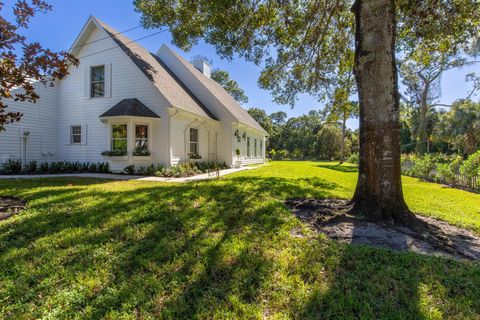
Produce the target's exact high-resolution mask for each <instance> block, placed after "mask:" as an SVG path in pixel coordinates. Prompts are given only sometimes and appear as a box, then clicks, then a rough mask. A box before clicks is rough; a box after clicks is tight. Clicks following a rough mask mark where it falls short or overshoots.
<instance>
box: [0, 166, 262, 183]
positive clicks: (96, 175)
mask: <svg viewBox="0 0 480 320" xmlns="http://www.w3.org/2000/svg"><path fill="white" fill-rule="evenodd" d="M259 167H260V166H246V167H241V168H231V169H225V170H220V172H219V174H220V176H225V175H228V174H232V173H235V172H239V171H244V170H253V169H256V168H259ZM58 177H79V178H99V179H112V180H138V181H160V182H188V181H197V180H208V179H214V178H216V177H217V176H216V174H208V173H202V174H198V175H195V176H191V177H182V178H173V177H172V178H164V177H155V176H152V177H144V176H131V175H126V174H112V173H90V172H84V173H59V174H23V175H0V179H38V178H58Z"/></svg>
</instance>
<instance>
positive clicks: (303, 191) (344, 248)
mask: <svg viewBox="0 0 480 320" xmlns="http://www.w3.org/2000/svg"><path fill="white" fill-rule="evenodd" d="M58 184H59V182H58V181H56V182H54V183H52V186H53V187H54V188H51V189H49V188H48V186H49V182H44V183H42V184H41V185H40V184H37V185H33V186H32V185H27V186H22V185H7V186H4V185H2V190H5V191H6V192H13V191H14V190H16V191H17V192H19V193H20V194H28V198H29V200H30V201H31V207H30V208H29V209H27V210H26V212H25V214H24V215H20V216H18V217H15V219H14V221H12V222H8V223H6V224H0V252H2V255H0V270H8V272H7V271H0V301H2V306H3V310H2V311H0V316H1V317H5V318H8V317H10V318H17V317H19V316H23V317H27V318H28V317H30V318H41V317H45V316H46V315H47V314H48V315H50V316H52V317H54V318H72V317H80V318H92V319H97V318H104V317H107V318H119V317H137V318H142V317H152V318H166V319H179V318H181V319H195V318H215V317H217V318H259V317H263V316H268V315H269V314H270V313H277V315H280V314H284V315H288V316H289V317H291V318H297V319H304V318H329V317H330V318H355V317H359V318H368V317H370V316H373V317H374V318H379V317H382V316H386V317H387V316H392V317H395V315H400V316H401V315H406V316H411V317H412V318H413V317H417V316H418V318H421V316H422V311H421V310H420V307H419V302H418V301H419V300H420V299H421V296H422V293H421V290H422V287H421V285H422V283H423V282H425V281H427V283H430V282H432V283H433V282H435V283H437V282H438V283H440V284H438V286H439V287H440V286H441V288H444V290H445V292H447V293H448V296H447V297H441V298H442V299H443V300H444V301H446V302H447V304H448V303H450V304H452V305H453V304H454V300H455V299H459V298H458V297H460V296H461V295H463V296H464V298H463V299H464V300H463V301H465V304H468V303H469V305H467V306H469V307H470V308H471V309H472V310H473V311H476V312H479V308H478V302H472V298H473V297H472V295H471V293H472V292H478V290H477V291H474V289H472V288H471V286H474V285H477V287H478V288H480V286H479V285H478V284H479V282H478V273H479V272H478V268H477V269H475V267H473V266H471V265H468V264H466V265H464V264H461V263H456V262H455V263H448V264H445V262H444V261H443V260H433V261H432V260H428V259H425V258H423V257H419V256H417V255H412V254H409V255H401V254H395V253H391V252H389V251H386V250H378V249H371V248H363V247H351V246H348V245H339V244H335V243H332V242H329V241H325V240H321V239H320V240H308V239H303V238H294V237H292V236H291V234H290V230H291V229H292V228H295V227H298V222H297V221H296V220H295V219H294V218H293V217H292V216H291V213H290V212H289V211H288V210H287V209H286V208H285V206H284V205H283V202H282V200H284V199H286V198H287V197H321V196H323V197H331V194H330V193H329V190H332V189H334V188H335V187H336V186H335V184H330V183H325V182H324V181H323V180H322V179H308V180H302V179H290V180H289V179H283V178H256V177H253V178H249V177H234V178H231V179H224V180H218V181H205V182H192V183H188V184H159V183H148V182H115V183H113V184H111V185H110V184H99V185H98V186H97V185H89V186H83V188H82V186H81V184H80V183H78V185H76V186H75V188H79V189H75V190H74V192H71V191H72V190H67V189H68V188H65V190H64V189H62V188H60V189H57V188H56V186H58ZM117 187H118V188H117ZM49 190H50V192H49ZM285 250H286V251H287V252H290V253H289V255H287V256H285V257H284V256H283V254H286V253H282V254H281V252H284V251H285ZM438 265H442V266H443V265H445V266H446V268H445V270H443V271H442V272H441V273H440V274H438V271H437V270H435V269H434V268H435V266H437V267H438ZM434 272H437V274H434V275H432V274H431V273H434ZM467 279H468V280H470V281H472V283H471V284H464V282H465V281H466V280H467ZM466 286H468V287H466ZM429 288H430V287H428V286H427V289H429ZM435 288H437V287H435ZM435 288H434V289H435ZM302 290H305V291H304V292H306V293H305V294H303V295H302V294H299V292H302ZM463 290H466V293H465V292H464V291H463ZM479 296H480V295H479ZM39 297H42V298H39ZM412 301H413V302H412ZM465 304H464V305H465ZM394 308H397V309H398V310H399V311H398V310H397V309H394ZM391 310H393V311H391ZM395 310H397V311H395ZM390 311H391V312H390ZM456 311H457V314H461V313H460V310H456ZM467 315H468V314H467ZM400 316H398V318H399V317H400Z"/></svg>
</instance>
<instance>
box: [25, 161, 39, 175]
mask: <svg viewBox="0 0 480 320" xmlns="http://www.w3.org/2000/svg"><path fill="white" fill-rule="evenodd" d="M35 171H37V161H35V160H34V161H30V162H29V163H27V165H26V166H25V172H27V173H34V172H35Z"/></svg>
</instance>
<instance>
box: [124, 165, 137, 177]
mask: <svg viewBox="0 0 480 320" xmlns="http://www.w3.org/2000/svg"><path fill="white" fill-rule="evenodd" d="M123 171H124V172H125V173H126V174H129V175H133V174H135V166H134V165H133V164H131V165H129V166H126V167H125V168H123Z"/></svg>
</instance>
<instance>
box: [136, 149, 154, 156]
mask: <svg viewBox="0 0 480 320" xmlns="http://www.w3.org/2000/svg"><path fill="white" fill-rule="evenodd" d="M132 154H133V155H134V156H136V157H148V156H149V155H150V151H148V149H147V148H137V149H135V151H133V153H132Z"/></svg>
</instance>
